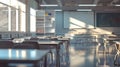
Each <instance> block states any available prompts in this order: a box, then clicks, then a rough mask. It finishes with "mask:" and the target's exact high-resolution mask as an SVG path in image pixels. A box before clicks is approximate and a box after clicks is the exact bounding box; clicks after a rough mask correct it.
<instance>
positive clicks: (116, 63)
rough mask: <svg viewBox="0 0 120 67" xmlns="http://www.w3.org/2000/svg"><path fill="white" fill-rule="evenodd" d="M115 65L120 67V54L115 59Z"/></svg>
mask: <svg viewBox="0 0 120 67" xmlns="http://www.w3.org/2000/svg"><path fill="white" fill-rule="evenodd" d="M114 65H115V66H120V63H119V54H116V55H115V57H114Z"/></svg>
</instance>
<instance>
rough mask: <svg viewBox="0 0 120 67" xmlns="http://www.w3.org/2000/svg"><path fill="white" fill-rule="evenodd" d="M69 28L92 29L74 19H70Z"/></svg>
mask: <svg viewBox="0 0 120 67" xmlns="http://www.w3.org/2000/svg"><path fill="white" fill-rule="evenodd" d="M69 21H70V27H69V28H87V27H89V28H90V27H94V26H92V25H87V24H86V22H83V21H81V20H77V19H75V18H72V17H70V18H69Z"/></svg>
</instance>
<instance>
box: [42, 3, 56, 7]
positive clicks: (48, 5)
mask: <svg viewBox="0 0 120 67" xmlns="http://www.w3.org/2000/svg"><path fill="white" fill-rule="evenodd" d="M40 6H41V7H52V6H58V5H57V4H41V5H40Z"/></svg>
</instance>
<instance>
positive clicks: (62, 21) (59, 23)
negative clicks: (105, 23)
mask: <svg viewBox="0 0 120 67" xmlns="http://www.w3.org/2000/svg"><path fill="white" fill-rule="evenodd" d="M65 13H66V12H63V11H58V12H56V15H55V17H56V18H55V22H56V24H55V25H56V26H55V28H56V30H55V32H56V34H57V35H64V34H65V33H70V34H71V33H72V34H83V33H85V34H111V33H112V32H115V33H119V31H120V29H119V27H96V26H95V25H94V24H96V18H95V17H96V16H95V14H94V18H95V19H94V18H92V19H91V20H90V18H88V19H86V20H87V21H93V22H90V24H91V25H92V26H93V27H92V28H87V27H84V28H69V24H68V23H69V22H68V18H66V17H65ZM75 13H76V12H75ZM72 14H73V16H72V15H71V16H72V17H75V16H76V17H77V18H79V17H80V14H79V13H78V14H75V15H74V12H73V13H72ZM67 15H68V14H67ZM85 15H86V14H85ZM81 16H84V14H82V15H81ZM92 17H93V15H92ZM79 20H80V19H79ZM66 23H67V24H68V25H67V24H66ZM85 24H88V22H87V23H86V22H85ZM65 26H66V27H65ZM71 31H72V32H71Z"/></svg>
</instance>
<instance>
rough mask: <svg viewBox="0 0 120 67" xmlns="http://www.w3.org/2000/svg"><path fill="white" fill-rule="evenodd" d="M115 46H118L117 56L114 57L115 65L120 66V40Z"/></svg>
mask: <svg viewBox="0 0 120 67" xmlns="http://www.w3.org/2000/svg"><path fill="white" fill-rule="evenodd" d="M115 48H116V50H117V51H116V54H115V57H114V65H115V66H120V63H119V61H120V60H119V55H120V43H119V42H115Z"/></svg>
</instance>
